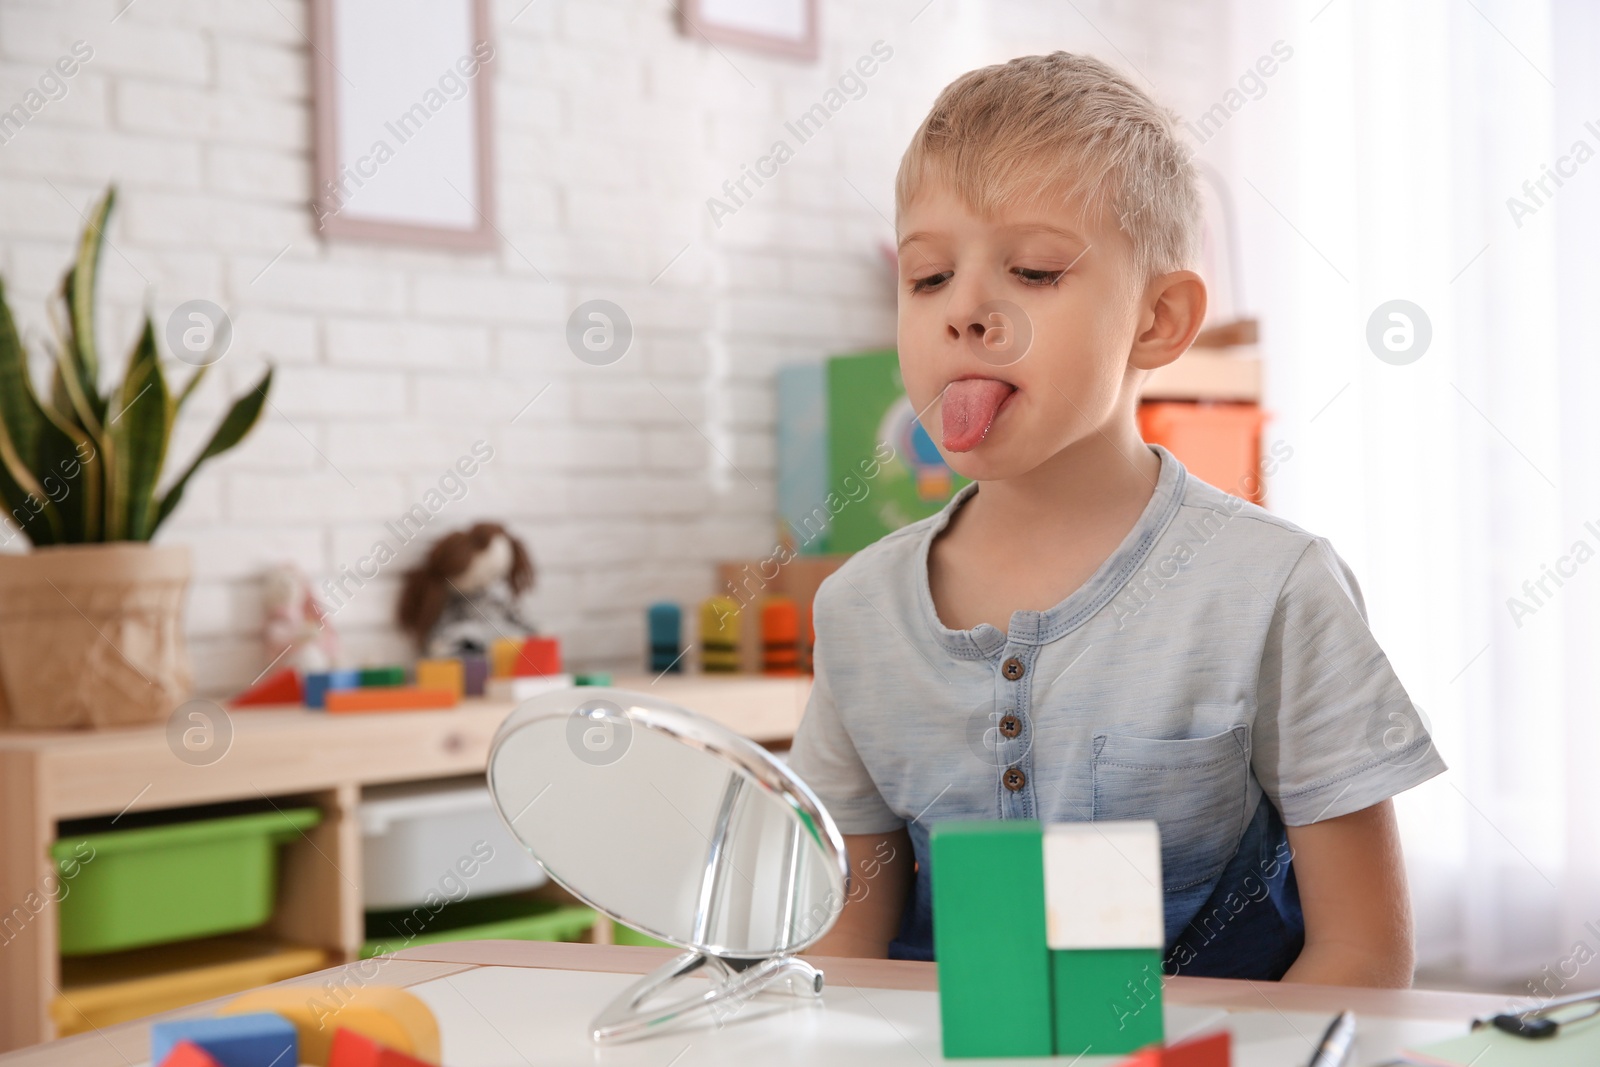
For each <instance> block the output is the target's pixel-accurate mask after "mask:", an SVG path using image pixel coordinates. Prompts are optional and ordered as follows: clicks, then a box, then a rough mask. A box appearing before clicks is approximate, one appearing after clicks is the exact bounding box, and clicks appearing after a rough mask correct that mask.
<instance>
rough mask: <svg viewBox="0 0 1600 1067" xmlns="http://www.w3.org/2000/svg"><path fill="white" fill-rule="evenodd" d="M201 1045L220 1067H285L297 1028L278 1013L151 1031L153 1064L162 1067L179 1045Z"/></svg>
mask: <svg viewBox="0 0 1600 1067" xmlns="http://www.w3.org/2000/svg"><path fill="white" fill-rule="evenodd" d="M183 1041H187V1042H189V1043H190V1044H193V1045H198V1046H199V1047H200V1048H201V1049H203V1050H204V1051H205V1053H206V1055H208V1056H210V1057H211V1058H212V1059H213V1060H215V1061H216V1062H217V1064H218V1067H283V1065H284V1064H286V1063H299V1062H300V1061H299V1060H297V1059H296V1058H295V1056H296V1054H297V1050H298V1046H299V1037H298V1035H297V1034H296V1032H295V1027H294V1026H293V1025H292V1024H291V1023H290V1022H289V1020H288V1019H286V1018H284V1017H283V1016H282V1015H279V1014H277V1013H275V1012H268V1011H252V1012H248V1013H245V1014H239V1015H226V1016H216V1017H211V1018H200V1019H176V1020H173V1021H171V1022H164V1023H156V1024H155V1025H153V1026H151V1027H150V1062H151V1063H161V1062H162V1061H164V1060H165V1059H166V1058H167V1057H168V1056H170V1055H171V1054H172V1052H173V1050H174V1049H175V1048H177V1046H178V1043H179V1042H183Z"/></svg>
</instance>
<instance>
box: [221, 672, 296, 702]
mask: <svg viewBox="0 0 1600 1067" xmlns="http://www.w3.org/2000/svg"><path fill="white" fill-rule="evenodd" d="M304 698H305V692H304V690H303V689H301V687H300V672H299V671H297V670H295V669H294V668H293V667H285V668H284V669H283V670H281V671H278V672H276V673H274V674H269V675H267V676H266V677H265V678H263V679H261V681H259V682H257V683H256V684H255V685H252V686H251V687H250V688H249V689H246V690H245V691H244V692H242V693H240V694H239V695H238V696H236V697H234V698H233V700H231V701H230V702H229V703H230V705H231V706H232V707H235V708H248V707H251V706H253V705H256V704H298V703H300V702H301V701H302V700H303V699H304Z"/></svg>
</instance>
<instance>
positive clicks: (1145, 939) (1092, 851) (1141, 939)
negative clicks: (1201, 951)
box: [1044, 819, 1166, 949]
mask: <svg viewBox="0 0 1600 1067" xmlns="http://www.w3.org/2000/svg"><path fill="white" fill-rule="evenodd" d="M1044 908H1045V937H1046V939H1047V940H1046V943H1047V944H1048V945H1049V946H1050V947H1051V948H1053V949H1076V948H1161V947H1162V946H1163V945H1164V944H1165V943H1166V934H1165V918H1164V911H1163V908H1162V897H1161V831H1160V828H1159V827H1158V826H1157V825H1156V823H1155V821H1154V820H1153V819H1130V820H1125V821H1108V822H1068V823H1051V824H1050V825H1049V826H1047V827H1045V830H1044Z"/></svg>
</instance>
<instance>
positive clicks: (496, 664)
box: [489, 637, 522, 678]
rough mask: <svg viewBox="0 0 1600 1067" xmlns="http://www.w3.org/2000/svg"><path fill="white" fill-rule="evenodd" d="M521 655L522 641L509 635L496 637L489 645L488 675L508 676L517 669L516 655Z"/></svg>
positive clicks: (494, 676)
mask: <svg viewBox="0 0 1600 1067" xmlns="http://www.w3.org/2000/svg"><path fill="white" fill-rule="evenodd" d="M520 655H522V642H521V641H514V640H512V639H511V638H509V637H501V638H497V639H496V640H495V642H494V644H492V645H490V646H489V677H491V678H510V677H511V676H512V675H513V674H515V673H516V670H517V657H518V656H520Z"/></svg>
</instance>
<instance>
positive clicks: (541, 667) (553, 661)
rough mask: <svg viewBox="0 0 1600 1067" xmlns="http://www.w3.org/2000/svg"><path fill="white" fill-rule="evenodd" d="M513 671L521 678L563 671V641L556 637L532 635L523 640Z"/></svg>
mask: <svg viewBox="0 0 1600 1067" xmlns="http://www.w3.org/2000/svg"><path fill="white" fill-rule="evenodd" d="M512 673H513V674H515V675H516V676H517V677H519V678H527V677H537V676H540V675H547V674H560V673H561V642H560V641H558V640H556V639H555V638H554V637H530V638H528V639H527V640H526V641H524V642H522V651H521V652H520V653H518V654H517V663H516V666H515V667H513V668H512Z"/></svg>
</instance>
